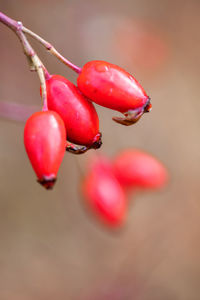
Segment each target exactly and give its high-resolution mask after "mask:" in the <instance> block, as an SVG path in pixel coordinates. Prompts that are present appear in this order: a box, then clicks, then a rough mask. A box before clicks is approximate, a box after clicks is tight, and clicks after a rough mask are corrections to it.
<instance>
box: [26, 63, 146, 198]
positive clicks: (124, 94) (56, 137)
mask: <svg viewBox="0 0 200 300" xmlns="http://www.w3.org/2000/svg"><path fill="white" fill-rule="evenodd" d="M46 91H47V104H48V109H47V108H45V109H43V111H41V112H36V113H35V114H33V115H32V116H31V117H30V118H29V119H28V120H27V122H26V125H25V130H24V144H25V148H26V151H27V154H28V157H29V159H30V161H31V164H32V166H33V169H34V171H35V173H36V175H37V177H38V182H39V183H41V184H42V185H43V186H44V187H45V188H47V189H50V188H52V187H53V185H54V182H55V180H56V176H57V172H58V169H59V167H60V164H61V162H62V159H63V156H64V153H65V150H68V151H70V152H73V153H75V154H76V153H84V152H85V151H86V150H88V149H90V148H93V149H97V148H99V147H100V146H101V144H102V142H101V133H100V132H99V119H98V115H97V112H96V110H95V108H94V106H93V104H92V101H93V102H95V103H97V104H99V105H101V106H104V107H107V108H110V109H113V110H116V111H119V112H121V113H123V114H124V117H122V118H120V117H115V118H113V120H114V121H116V122H118V123H120V124H123V125H131V124H133V123H135V122H136V121H137V120H138V119H139V118H140V117H141V116H142V114H143V113H144V112H148V111H150V109H151V104H150V98H149V97H148V96H147V94H146V93H145V91H144V89H143V88H142V87H141V85H140V84H139V83H138V82H137V81H136V80H135V78H134V77H133V76H131V75H130V74H129V73H127V72H126V71H124V70H123V69H121V68H120V67H118V66H116V65H113V64H110V63H107V62H104V61H91V62H88V63H86V64H85V65H84V66H83V68H82V69H81V70H80V72H79V74H78V78H77V86H75V85H74V84H73V83H71V82H70V81H69V80H67V79H66V78H64V77H62V76H59V75H50V76H49V77H48V78H46ZM75 144H76V145H79V147H78V146H76V145H75ZM102 180H103V179H102ZM119 189H120V188H119ZM114 190H115V189H113V191H112V192H113V193H114ZM121 194H122V195H123V193H121ZM121 194H120V193H119V196H118V197H120V195H121ZM121 197H122V196H121Z"/></svg>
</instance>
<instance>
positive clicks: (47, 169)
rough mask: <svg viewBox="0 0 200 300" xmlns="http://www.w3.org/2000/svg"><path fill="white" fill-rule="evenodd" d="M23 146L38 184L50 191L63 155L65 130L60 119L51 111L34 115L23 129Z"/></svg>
mask: <svg viewBox="0 0 200 300" xmlns="http://www.w3.org/2000/svg"><path fill="white" fill-rule="evenodd" d="M24 145H25V148H26V152H27V154H28V157H29V159H30V162H31V164H32V167H33V169H34V171H35V173H36V175H37V177H38V182H39V183H40V184H42V185H43V186H44V187H45V188H47V189H51V188H52V187H53V185H54V183H55V181H56V175H57V172H58V169H59V167H60V164H61V162H62V159H63V156H64V153H65V145H66V129H65V125H64V122H63V120H62V119H61V117H60V116H59V115H58V114H57V113H56V112H53V111H41V112H36V113H34V114H33V115H32V116H31V117H30V118H29V119H28V120H27V122H26V125H25V128H24Z"/></svg>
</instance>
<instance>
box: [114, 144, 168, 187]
mask: <svg viewBox="0 0 200 300" xmlns="http://www.w3.org/2000/svg"><path fill="white" fill-rule="evenodd" d="M113 171H114V173H115V176H116V178H117V179H118V181H119V182H120V184H121V185H122V186H123V187H125V188H132V187H139V188H152V189H156V188H160V187H162V186H164V185H165V183H166V182H167V180H168V173H167V170H166V168H165V167H164V165H163V164H162V163H161V162H160V161H159V160H158V159H156V158H155V157H153V156H152V155H150V154H148V153H145V152H143V151H140V150H137V149H130V150H125V151H123V152H121V153H120V154H119V155H118V156H117V157H116V158H115V160H114V161H113Z"/></svg>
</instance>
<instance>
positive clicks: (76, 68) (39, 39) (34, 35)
mask: <svg viewBox="0 0 200 300" xmlns="http://www.w3.org/2000/svg"><path fill="white" fill-rule="evenodd" d="M22 31H23V32H24V33H26V34H28V35H30V36H31V37H32V38H34V39H35V40H37V41H38V42H39V43H40V44H42V45H43V46H44V47H45V48H46V49H47V51H49V52H50V53H51V54H53V55H54V56H55V57H57V59H59V60H60V61H61V62H62V63H64V64H65V65H66V66H68V67H69V68H71V69H72V70H73V71H75V72H76V73H78V74H79V73H80V72H81V68H79V67H78V66H76V65H74V64H73V63H71V62H70V61H69V60H68V59H66V58H65V57H64V56H63V55H61V54H60V53H59V52H58V51H57V50H56V49H55V47H54V46H53V45H52V44H50V43H49V42H47V41H46V40H44V39H43V38H42V37H40V36H39V35H38V34H36V33H34V32H33V31H31V30H30V29H28V28H26V27H24V26H23V27H22Z"/></svg>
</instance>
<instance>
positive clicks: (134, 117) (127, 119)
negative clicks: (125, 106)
mask: <svg viewBox="0 0 200 300" xmlns="http://www.w3.org/2000/svg"><path fill="white" fill-rule="evenodd" d="M150 100H151V99H150V97H148V99H147V102H146V103H145V105H144V106H143V107H139V108H136V109H130V110H128V111H127V112H125V113H123V115H124V117H113V118H112V119H113V121H115V122H117V123H119V124H121V125H125V126H130V125H132V124H135V123H136V122H137V121H138V120H139V119H140V118H141V116H142V115H143V114H144V113H146V112H150V111H151V108H152V105H151V103H150Z"/></svg>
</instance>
